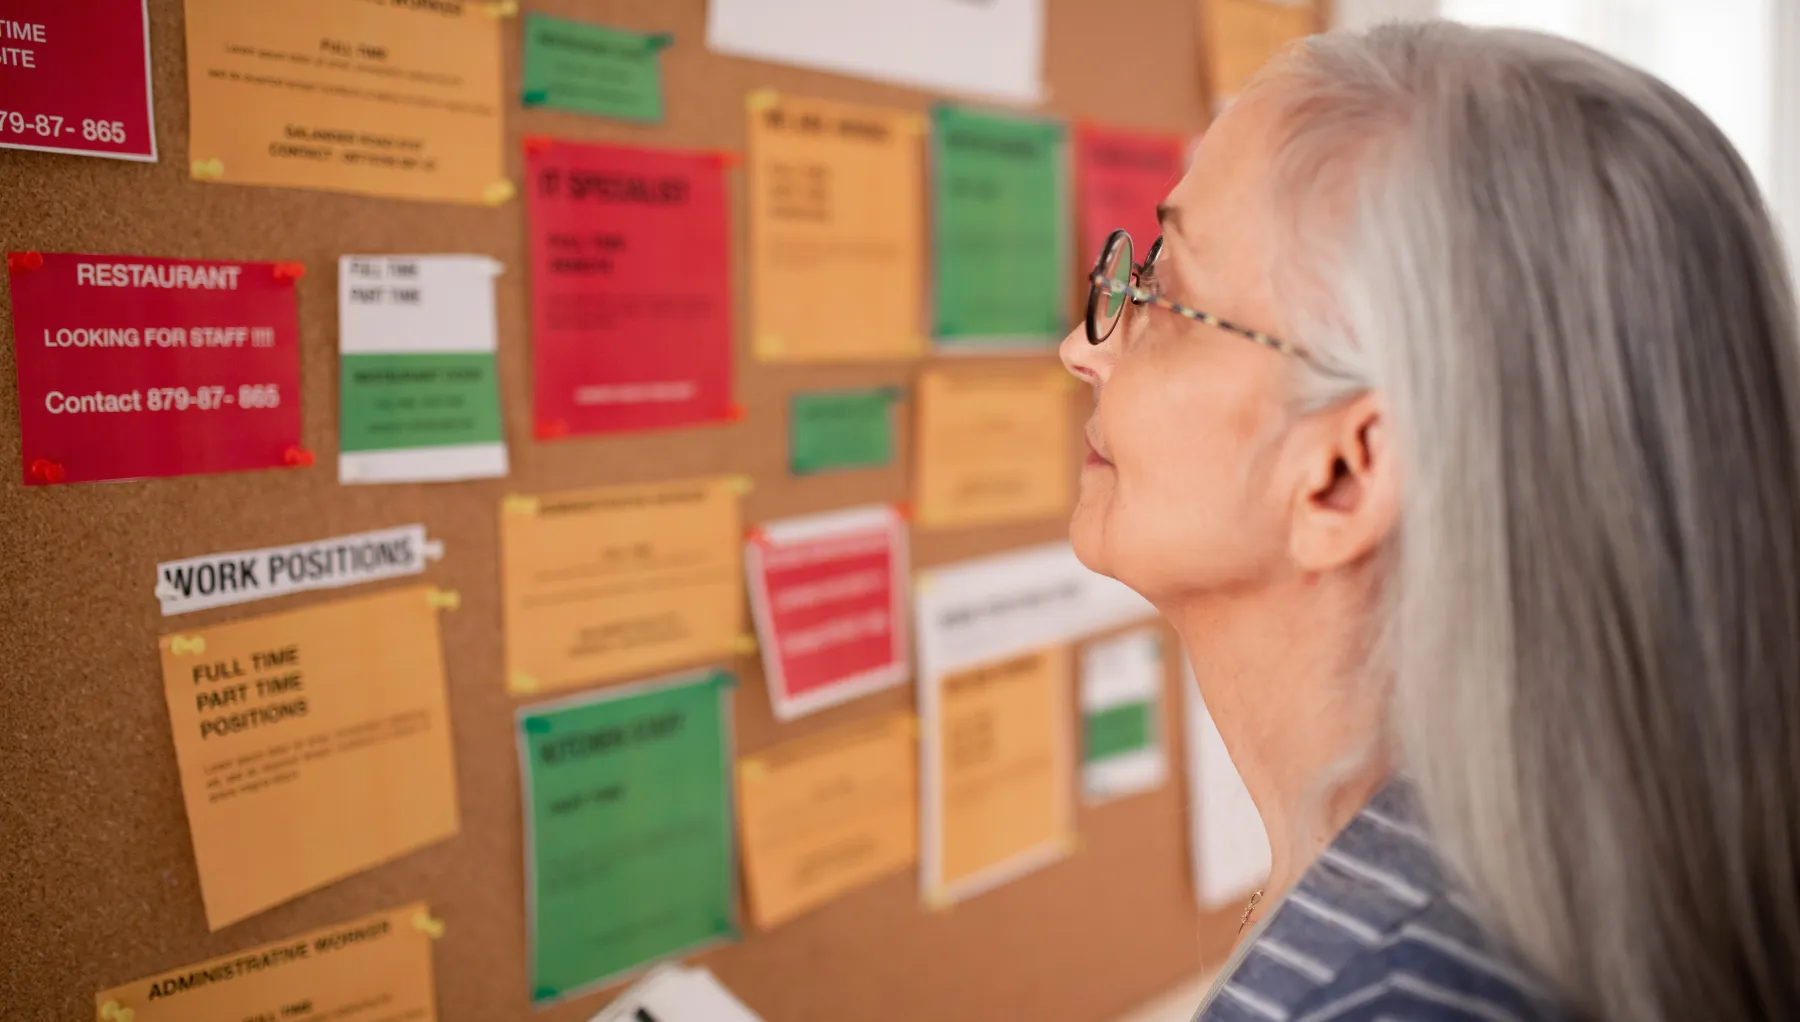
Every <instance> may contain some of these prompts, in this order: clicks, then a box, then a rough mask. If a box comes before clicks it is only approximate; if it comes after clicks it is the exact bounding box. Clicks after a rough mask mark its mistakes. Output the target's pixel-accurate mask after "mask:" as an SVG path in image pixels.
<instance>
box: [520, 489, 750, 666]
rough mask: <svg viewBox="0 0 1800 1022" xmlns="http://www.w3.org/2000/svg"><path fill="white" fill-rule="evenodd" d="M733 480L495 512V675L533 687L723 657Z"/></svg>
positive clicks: (553, 499)
mask: <svg viewBox="0 0 1800 1022" xmlns="http://www.w3.org/2000/svg"><path fill="white" fill-rule="evenodd" d="M740 492H741V491H740V490H739V489H738V487H737V479H736V477H731V476H722V477H715V478H707V479H691V480H686V481H683V482H673V483H652V484H648V485H639V486H609V487H601V488H598V489H592V490H579V491H573V492H568V493H555V494H546V495H544V496H542V497H541V498H540V504H539V508H538V513H537V514H535V515H516V514H506V513H505V512H504V511H503V512H502V513H501V515H500V546H501V564H500V579H501V585H502V588H503V590H504V594H503V599H504V605H505V614H506V622H505V624H506V670H507V674H508V676H510V677H515V678H516V677H518V676H520V675H528V676H530V677H531V678H533V679H535V680H536V682H537V683H538V685H539V686H540V687H541V688H543V689H544V690H552V689H559V688H567V687H569V686H572V685H584V684H588V683H591V682H597V681H612V680H617V679H620V678H630V677H636V676H641V675H644V674H649V673H652V672H655V671H660V670H665V669H668V668H672V667H679V666H683V665H687V664H693V663H698V662H701V661H704V660H711V659H721V658H726V657H730V656H733V655H735V652H736V649H737V643H738V637H739V636H741V635H744V634H746V633H747V631H748V629H747V628H746V626H745V624H744V609H743V608H744V595H743V568H742V563H741V562H742V544H743V525H742V522H741V517H740V514H739V508H738V501H739V493H740Z"/></svg>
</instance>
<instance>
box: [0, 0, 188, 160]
mask: <svg viewBox="0 0 1800 1022" xmlns="http://www.w3.org/2000/svg"><path fill="white" fill-rule="evenodd" d="M155 121H156V113H155V110H154V109H153V105H152V101H151V94H150V9H149V4H148V0H7V3H6V6H5V7H4V8H0V148H5V149H37V150H40V151H42V152H47V153H70V154H72V155H75V156H109V157H112V158H114V159H119V160H141V161H145V162H150V161H154V160H155V159H156V124H155Z"/></svg>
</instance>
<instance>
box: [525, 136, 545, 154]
mask: <svg viewBox="0 0 1800 1022" xmlns="http://www.w3.org/2000/svg"><path fill="white" fill-rule="evenodd" d="M550 144H551V140H550V139H548V138H545V137H544V136H542V135H526V136H525V151H526V152H527V153H531V154H533V155H536V154H537V153H541V152H543V151H544V150H546V149H548V148H550Z"/></svg>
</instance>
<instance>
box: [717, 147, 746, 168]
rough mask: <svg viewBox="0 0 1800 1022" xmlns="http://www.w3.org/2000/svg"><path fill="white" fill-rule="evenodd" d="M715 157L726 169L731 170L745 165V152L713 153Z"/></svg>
mask: <svg viewBox="0 0 1800 1022" xmlns="http://www.w3.org/2000/svg"><path fill="white" fill-rule="evenodd" d="M713 159H715V160H717V161H718V163H719V166H720V167H721V168H723V169H725V170H731V169H732V168H734V167H741V166H743V165H744V154H743V153H739V152H731V151H723V152H717V153H714V154H713Z"/></svg>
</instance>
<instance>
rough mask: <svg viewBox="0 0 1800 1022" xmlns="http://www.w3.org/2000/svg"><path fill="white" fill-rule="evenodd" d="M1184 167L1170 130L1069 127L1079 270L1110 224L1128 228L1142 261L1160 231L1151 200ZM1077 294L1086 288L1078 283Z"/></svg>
mask: <svg viewBox="0 0 1800 1022" xmlns="http://www.w3.org/2000/svg"><path fill="white" fill-rule="evenodd" d="M1186 168H1187V152H1186V144H1185V142H1184V141H1183V140H1182V139H1181V138H1179V137H1177V136H1174V135H1153V134H1147V133H1144V132H1138V131H1126V130H1123V129H1118V128H1102V127H1098V126H1095V125H1082V126H1081V127H1078V128H1076V129H1075V188H1076V199H1075V206H1076V218H1077V221H1076V222H1077V223H1078V224H1079V225H1080V228H1079V230H1080V235H1081V253H1082V255H1081V260H1082V262H1081V272H1083V273H1086V272H1087V271H1088V269H1089V268H1090V267H1091V266H1092V265H1093V260H1094V257H1096V256H1098V255H1099V254H1100V246H1101V245H1103V244H1105V243H1106V236H1107V235H1108V234H1111V233H1112V232H1113V231H1114V230H1115V229H1116V228H1120V227H1123V228H1125V229H1126V230H1127V231H1129V232H1131V241H1132V244H1133V245H1134V246H1135V248H1136V251H1134V252H1133V253H1132V258H1134V259H1136V260H1137V261H1139V262H1142V261H1143V258H1144V254H1145V253H1147V252H1148V251H1149V250H1150V243H1151V242H1153V241H1155V240H1156V236H1157V235H1158V234H1161V233H1162V231H1161V230H1160V229H1159V228H1158V227H1157V226H1156V206H1157V203H1159V202H1161V201H1163V199H1165V198H1167V197H1168V195H1169V190H1170V189H1171V188H1174V187H1175V183H1176V182H1177V181H1180V180H1181V175H1182V172H1183V171H1184V170H1186ZM1079 293H1080V294H1084V295H1085V294H1087V288H1086V287H1085V286H1084V287H1082V288H1081V289H1080V291H1079Z"/></svg>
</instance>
